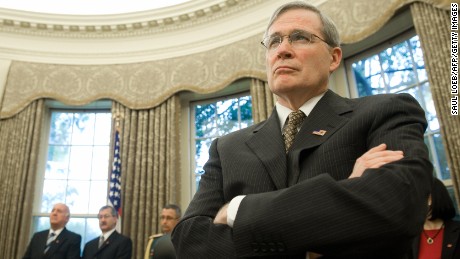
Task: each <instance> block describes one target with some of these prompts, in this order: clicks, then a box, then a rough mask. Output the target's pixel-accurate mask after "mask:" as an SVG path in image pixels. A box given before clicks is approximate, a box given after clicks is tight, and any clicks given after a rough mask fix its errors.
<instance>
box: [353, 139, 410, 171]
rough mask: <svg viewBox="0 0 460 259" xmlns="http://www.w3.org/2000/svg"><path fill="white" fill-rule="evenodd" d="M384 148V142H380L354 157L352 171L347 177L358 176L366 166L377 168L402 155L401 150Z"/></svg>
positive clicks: (385, 146) (396, 159)
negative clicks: (359, 155) (356, 157)
mask: <svg viewBox="0 0 460 259" xmlns="http://www.w3.org/2000/svg"><path fill="white" fill-rule="evenodd" d="M386 149H387V145H386V144H380V145H378V146H376V147H374V148H371V149H369V151H367V152H366V153H364V154H363V155H362V156H361V157H359V158H358V159H356V162H355V166H354V167H353V172H352V173H351V175H350V176H349V177H348V178H353V177H360V176H361V175H362V174H363V173H364V170H366V169H368V168H379V167H381V166H382V165H385V164H388V163H390V162H394V161H398V160H400V159H402V158H403V157H404V154H403V152H402V151H400V150H397V151H393V150H386Z"/></svg>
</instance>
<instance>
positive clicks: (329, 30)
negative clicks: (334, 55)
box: [264, 1, 340, 47]
mask: <svg viewBox="0 0 460 259" xmlns="http://www.w3.org/2000/svg"><path fill="white" fill-rule="evenodd" d="M294 9H304V10H309V11H312V12H314V13H316V14H318V16H319V18H320V20H321V23H322V24H323V28H322V31H321V32H322V33H323V34H324V40H325V41H326V42H327V44H329V46H331V47H340V36H339V32H338V31H337V27H336V26H335V23H334V22H333V21H332V20H331V19H330V18H329V17H328V16H326V15H325V14H323V13H322V12H321V11H320V10H319V9H318V8H317V7H316V6H314V5H311V4H308V3H305V2H302V1H296V2H290V3H287V4H284V5H282V6H280V7H278V9H276V11H275V12H274V13H273V14H272V16H271V18H270V21H269V22H268V26H267V29H266V30H265V33H264V38H265V37H267V36H268V30H269V29H270V27H271V26H272V24H273V23H274V22H275V20H276V19H278V17H279V16H280V15H281V14H283V13H285V12H287V11H289V10H294Z"/></svg>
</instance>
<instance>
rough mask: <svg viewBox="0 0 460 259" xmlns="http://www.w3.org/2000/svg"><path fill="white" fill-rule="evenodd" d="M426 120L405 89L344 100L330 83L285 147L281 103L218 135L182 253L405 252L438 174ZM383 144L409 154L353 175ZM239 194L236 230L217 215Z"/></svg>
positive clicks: (188, 215)
mask: <svg viewBox="0 0 460 259" xmlns="http://www.w3.org/2000/svg"><path fill="white" fill-rule="evenodd" d="M426 126H427V123H426V120H425V113H424V111H423V110H422V109H421V107H420V105H419V104H418V103H417V101H416V100H415V99H414V98H413V97H412V96H410V95H408V94H399V95H377V96H369V97H365V98H359V99H347V98H342V97H340V96H338V95H336V94H335V93H333V92H332V91H330V90H329V91H328V92H326V94H325V95H324V96H323V98H322V99H321V100H320V101H319V102H318V103H317V105H316V106H315V107H314V109H313V110H312V111H311V113H310V115H309V116H308V117H307V118H306V119H305V121H304V122H303V124H302V126H301V128H300V130H299V132H298V133H297V135H296V138H295V140H294V143H293V144H292V146H291V150H290V151H289V153H288V154H286V153H285V150H284V144H283V138H282V134H281V126H280V122H279V119H278V115H277V112H276V110H275V111H274V112H273V113H272V115H271V116H270V118H269V119H268V120H266V121H264V122H261V123H259V124H256V125H253V126H251V127H248V128H246V129H242V130H240V131H237V132H234V133H231V134H228V135H226V136H223V137H221V138H218V139H216V140H214V141H213V143H212V145H211V147H210V151H209V153H210V157H209V160H208V162H207V163H206V165H205V168H204V169H205V174H204V175H203V176H202V178H201V181H200V187H199V189H198V191H197V193H196V194H195V196H194V197H193V200H192V202H191V203H190V205H189V207H188V209H187V211H186V212H185V215H184V217H183V218H182V220H181V221H180V222H179V223H178V224H177V226H176V227H175V229H174V231H173V234H172V240H173V243H174V245H175V248H176V253H178V258H187V259H189V258H236V257H237V255H238V256H239V257H256V256H257V258H259V257H260V258H284V257H282V255H284V256H286V258H305V253H306V251H312V252H316V253H319V254H325V255H328V256H329V257H325V258H353V259H356V258H372V259H375V258H386V259H388V258H391V259H396V258H406V256H407V253H408V252H409V250H410V247H411V244H412V241H413V239H414V237H416V236H417V237H418V235H419V233H420V228H421V226H422V225H423V222H424V220H425V215H426V211H427V206H426V200H427V197H428V193H429V191H430V185H431V181H432V170H433V168H432V165H431V163H430V161H429V159H428V151H427V148H426V146H425V144H424V142H423V134H424V132H425V128H426ZM320 130H324V131H326V132H325V134H324V135H322V136H321V135H318V134H317V132H318V131H320ZM315 132H316V133H315ZM381 143H385V144H387V146H388V149H390V150H402V151H403V152H404V158H403V159H401V160H399V161H396V162H393V163H389V164H386V165H384V166H382V167H380V168H378V169H368V170H366V171H365V173H364V174H363V175H362V176H361V177H358V178H353V179H347V178H348V177H349V175H350V173H351V172H352V171H353V166H354V163H355V161H356V159H357V158H359V157H360V156H361V155H363V154H364V153H365V152H366V151H367V150H369V149H370V148H371V147H375V146H377V145H379V144H381ZM242 194H245V195H247V196H246V197H245V198H244V199H243V201H242V203H241V205H240V207H239V210H238V214H237V216H236V219H235V223H234V225H233V229H232V228H230V227H229V226H227V225H220V224H217V225H216V224H213V218H214V217H215V216H216V214H217V212H218V210H219V209H220V208H221V207H222V206H223V205H224V204H226V203H228V202H229V201H230V200H232V198H234V197H235V196H237V195H242ZM333 256H334V257H333Z"/></svg>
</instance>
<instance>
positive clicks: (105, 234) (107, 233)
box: [101, 228, 115, 240]
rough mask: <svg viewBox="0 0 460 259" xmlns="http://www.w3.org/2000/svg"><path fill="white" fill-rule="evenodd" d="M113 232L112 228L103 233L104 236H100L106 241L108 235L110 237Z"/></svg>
mask: <svg viewBox="0 0 460 259" xmlns="http://www.w3.org/2000/svg"><path fill="white" fill-rule="evenodd" d="M113 232H115V228H113V229H112V230H109V231H107V232H105V233H104V234H102V235H101V236H104V240H107V239H108V238H109V236H110V235H112V233H113Z"/></svg>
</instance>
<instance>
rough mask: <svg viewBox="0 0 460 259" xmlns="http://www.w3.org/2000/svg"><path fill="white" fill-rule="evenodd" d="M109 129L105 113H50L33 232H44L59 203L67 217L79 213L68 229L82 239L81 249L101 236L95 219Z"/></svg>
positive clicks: (103, 200) (103, 198)
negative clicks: (46, 147) (67, 213)
mask: <svg viewBox="0 0 460 259" xmlns="http://www.w3.org/2000/svg"><path fill="white" fill-rule="evenodd" d="M111 127H112V119H111V113H110V112H108V111H104V112H101V111H94V112H91V111H89V112H87V111H85V112H83V111H82V112H80V111H71V112H68V111H52V112H51V120H50V135H49V138H48V151H47V157H46V159H47V161H46V168H45V172H44V178H43V191H42V196H41V197H39V198H38V199H41V200H39V201H38V202H39V204H40V206H39V211H34V220H33V228H34V230H35V231H36V230H37V229H40V230H42V229H47V228H49V217H48V216H46V217H45V216H44V215H45V214H49V212H50V211H51V210H52V207H53V206H54V204H56V203H58V202H62V203H65V204H67V206H69V208H70V212H71V214H77V215H78V218H74V217H71V219H70V221H69V223H68V224H67V228H69V229H70V230H72V231H75V232H77V233H80V234H81V235H82V237H83V239H84V240H85V242H82V245H84V244H85V243H86V242H87V241H89V240H90V239H92V238H94V237H96V236H98V235H99V234H100V229H99V225H98V220H97V218H96V215H97V213H98V211H99V208H100V207H102V206H103V205H106V204H107V187H108V186H107V182H108V174H109V170H110V167H109V156H110V147H109V144H110V140H111ZM40 186H41V185H40ZM85 238H86V239H85Z"/></svg>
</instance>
